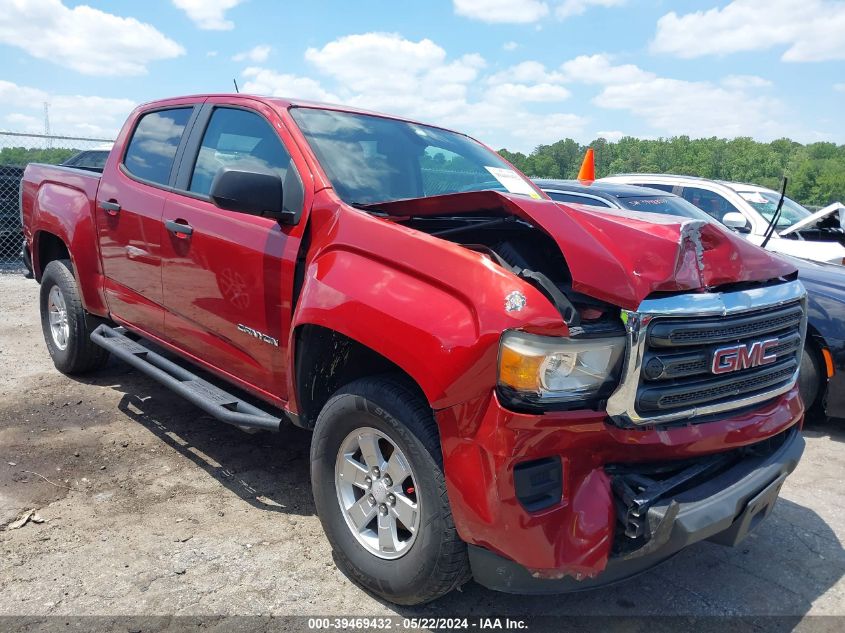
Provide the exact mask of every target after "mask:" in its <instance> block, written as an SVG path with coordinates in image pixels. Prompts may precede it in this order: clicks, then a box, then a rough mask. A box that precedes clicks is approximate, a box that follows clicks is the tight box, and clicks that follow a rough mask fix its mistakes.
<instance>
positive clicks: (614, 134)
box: [596, 130, 630, 143]
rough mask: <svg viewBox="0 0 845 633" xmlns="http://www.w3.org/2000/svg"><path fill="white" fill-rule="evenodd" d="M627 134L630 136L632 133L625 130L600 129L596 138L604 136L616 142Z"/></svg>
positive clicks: (607, 139)
mask: <svg viewBox="0 0 845 633" xmlns="http://www.w3.org/2000/svg"><path fill="white" fill-rule="evenodd" d="M626 136H630V134H625V132H620V131H619V130H599V131H598V132H596V138H603V139H604V140H606V141H609V142H611V143H615V142H616V141H618V140H619V139H622V138H625V137H626Z"/></svg>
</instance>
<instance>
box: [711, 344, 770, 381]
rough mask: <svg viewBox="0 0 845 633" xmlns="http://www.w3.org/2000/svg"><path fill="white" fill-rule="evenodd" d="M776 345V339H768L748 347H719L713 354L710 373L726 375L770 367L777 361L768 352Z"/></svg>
mask: <svg viewBox="0 0 845 633" xmlns="http://www.w3.org/2000/svg"><path fill="white" fill-rule="evenodd" d="M777 344H778V339H776V338H770V339H768V340H765V341H756V342H754V343H751V344H750V345H732V346H730V347H720V348H719V349H717V350H716V352H715V353H714V354H713V363H712V364H711V365H710V371H711V372H713V373H714V374H727V373H729V372H732V371H740V370H742V369H751V368H752V367H759V366H760V365H770V364H772V363H773V362H775V361H776V360H777V359H778V356H777V354H774V353H772V352H770V351H769V350H771V349H772V348H773V347H776V346H777Z"/></svg>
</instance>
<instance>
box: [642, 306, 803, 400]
mask: <svg viewBox="0 0 845 633" xmlns="http://www.w3.org/2000/svg"><path fill="white" fill-rule="evenodd" d="M803 318H804V311H803V307H802V305H801V303H800V301H795V302H794V303H792V304H789V305H784V306H777V307H774V308H769V309H763V310H756V311H753V312H742V313H739V314H735V315H731V316H726V317H707V318H702V317H698V318H694V317H689V318H660V317H655V318H654V319H653V320H652V321H651V323H650V325H649V326H648V330H647V333H646V336H645V347H644V350H643V361H642V374H641V378H640V383H639V388H638V390H637V397H636V409H637V411H638V412H639V413H640V414H643V415H649V414H663V413H671V412H674V411H677V410H679V409H688V408H690V407H701V406H709V405H713V404H718V403H724V402H728V401H731V400H738V399H743V398H747V397H749V396H754V395H757V394H760V393H762V392H766V391H771V390H773V389H777V388H778V387H782V386H784V385H786V384H788V383H789V382H791V381H792V380H793V379H794V376H795V373H796V371H797V370H798V367H799V365H800V360H801V359H800V351H801V349H802V332H801V328H802V323H803ZM772 339H776V340H777V343H776V344H775V345H773V346H772V345H771V344H769V347H768V348H767V349H766V354H765V355H766V357H767V359H769V358H771V357H774V358H775V360H774V361H771V360H768V361H763V362H762V363H761V364H758V365H757V366H750V367H747V368H744V367H745V365H753V364H755V361H754V360H751V361H748V360H747V358H748V356H746V362H745V363H740V364H739V367H740V368H739V369H737V370H735V371H729V372H726V373H723V374H715V373H713V371H712V365H713V359H714V355H715V354H716V351H717V350H719V349H725V348H729V349H732V348H733V347H734V346H738V347H737V350H736V352H728V360H727V361H726V362H729V363H730V362H737V361H736V357H737V356H739V355H743V354H747V355H750V357H751V358H752V359H753V358H754V355H753V354H752V353H751V350H754V349H755V347H754V345H755V344H762V343H763V342H764V341H771V340H772ZM758 347H759V345H758ZM760 356H762V354H760ZM760 356H758V357H757V358H756V360H757V361H760V360H761V358H760Z"/></svg>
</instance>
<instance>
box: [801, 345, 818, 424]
mask: <svg viewBox="0 0 845 633" xmlns="http://www.w3.org/2000/svg"><path fill="white" fill-rule="evenodd" d="M817 357H818V355H817V354H816V353H815V350H814V349H813V348H812V347H810V346H809V345H807V346H806V347H805V348H804V355H803V356H802V357H801V369H800V371H799V373H798V390H799V391H800V392H801V399H802V400H803V401H804V409H805V410H806V412H807V413H808V414H814V413H818V412H819V409H820V408H821V406H820V404H821V400H822V398H821V397H820V396H821V395H822V394H821V386H822V379H821V375H822V373H821V367H820V365H819V362H818V360H817Z"/></svg>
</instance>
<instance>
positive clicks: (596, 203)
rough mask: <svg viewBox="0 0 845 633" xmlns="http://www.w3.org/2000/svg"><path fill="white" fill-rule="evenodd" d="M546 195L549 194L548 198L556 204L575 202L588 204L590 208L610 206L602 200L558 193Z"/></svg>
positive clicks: (553, 192) (552, 192)
mask: <svg viewBox="0 0 845 633" xmlns="http://www.w3.org/2000/svg"><path fill="white" fill-rule="evenodd" d="M546 193H547V194H549V198H551V199H552V200H556V201H558V202H577V203H578V204H588V205H590V206H591V207H611V206H612V205H610V204H608V203H607V202H605V201H603V200H596V199H595V198H586V197H584V196H579V195H575V194H571V193H560V192H558V191H546Z"/></svg>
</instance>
